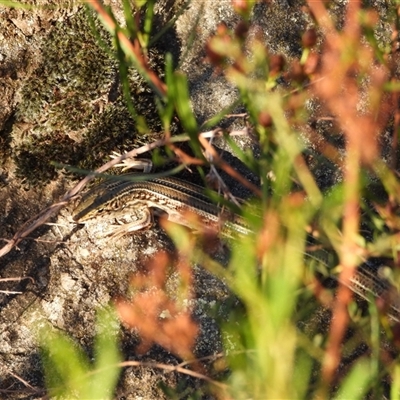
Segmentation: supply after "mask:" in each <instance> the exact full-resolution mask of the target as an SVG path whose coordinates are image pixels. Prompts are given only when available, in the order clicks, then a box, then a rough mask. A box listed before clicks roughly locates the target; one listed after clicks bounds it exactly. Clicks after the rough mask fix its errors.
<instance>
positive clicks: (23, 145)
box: [14, 8, 165, 183]
mask: <svg viewBox="0 0 400 400" xmlns="http://www.w3.org/2000/svg"><path fill="white" fill-rule="evenodd" d="M89 12H90V11H88V10H86V9H84V8H82V9H80V10H79V12H78V13H77V14H75V15H74V16H72V17H70V18H69V19H68V20H65V21H63V22H62V23H61V22H60V23H58V24H57V25H56V26H55V27H54V30H53V31H52V32H51V33H50V35H49V36H48V37H47V39H46V40H45V41H44V42H43V45H42V46H41V48H42V49H41V50H42V62H41V64H40V66H39V67H38V68H37V70H36V71H35V72H34V74H33V75H32V76H31V77H30V79H29V80H28V81H27V82H26V84H25V85H24V87H23V88H22V90H21V94H20V97H21V101H20V103H19V104H18V109H17V112H16V120H17V122H22V123H28V124H29V125H30V126H32V128H31V129H30V130H29V131H27V132H24V136H22V135H20V137H18V135H19V133H18V132H17V131H16V132H14V139H15V143H16V146H15V154H14V160H15V162H16V165H17V170H16V171H17V175H18V176H20V177H23V178H24V179H25V180H26V181H27V182H29V183H37V182H38V181H47V180H49V179H53V178H55V177H56V174H57V172H56V170H55V168H54V167H53V166H52V165H51V164H50V162H51V161H56V162H58V163H65V164H70V165H73V166H78V167H80V168H84V169H93V168H96V167H98V166H100V165H102V164H103V163H104V162H105V161H109V157H108V156H109V154H111V153H112V151H114V150H118V151H123V150H125V149H131V148H132V147H135V146H136V147H138V146H139V145H142V144H144V143H147V142H149V141H151V139H152V136H151V134H150V133H149V134H148V135H143V134H142V133H141V134H138V132H137V129H136V121H135V120H134V118H133V117H132V116H131V115H130V114H129V111H128V109H127V107H126V105H125V101H124V99H123V98H122V97H123V96H122V94H121V88H120V84H119V72H118V63H117V61H116V59H115V58H114V56H113V54H112V44H111V39H110V37H109V35H108V33H107V32H106V31H105V30H104V29H103V28H102V26H101V24H100V23H99V22H98V21H97V20H96V18H95V17H94V15H91V18H92V19H93V21H94V25H95V26H96V29H97V34H98V35H99V36H100V38H101V40H102V41H103V42H104V43H105V44H106V45H107V49H103V48H102V47H101V46H100V45H99V43H98V40H97V38H96V37H95V35H94V34H93V31H92V29H91V27H90V21H89V17H88V13H89ZM164 51H165V50H164V49H162V50H159V49H152V50H151V51H150V52H149V57H150V65H151V67H152V68H153V69H154V70H155V71H156V72H157V73H158V74H160V75H162V72H163V70H164V54H163V53H164ZM129 85H130V93H131V97H132V99H133V104H134V106H135V109H136V112H137V114H138V115H140V116H143V117H144V118H145V120H146V125H147V127H148V129H149V132H159V131H161V124H160V121H159V117H158V113H157V110H156V107H155V102H154V93H153V92H152V91H151V89H150V88H149V87H148V85H147V84H146V83H145V81H144V80H143V79H142V77H141V76H140V75H139V74H138V73H137V71H135V70H134V69H133V68H131V69H130V71H129Z"/></svg>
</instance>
